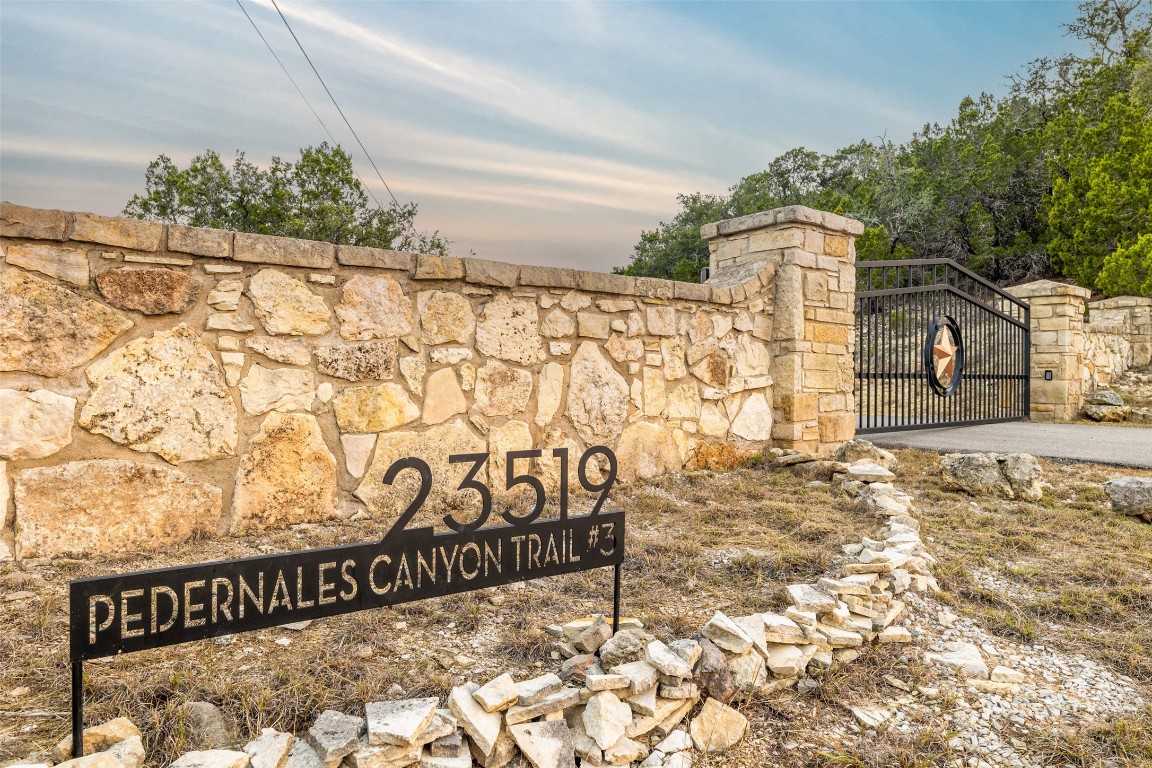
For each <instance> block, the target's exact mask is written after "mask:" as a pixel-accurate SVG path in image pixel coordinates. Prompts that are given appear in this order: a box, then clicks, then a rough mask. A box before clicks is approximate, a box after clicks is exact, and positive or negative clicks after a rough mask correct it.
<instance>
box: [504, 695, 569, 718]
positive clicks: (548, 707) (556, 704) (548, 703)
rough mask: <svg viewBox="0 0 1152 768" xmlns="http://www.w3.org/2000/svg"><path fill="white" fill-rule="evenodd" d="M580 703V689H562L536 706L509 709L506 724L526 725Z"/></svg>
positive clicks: (506, 713) (505, 713)
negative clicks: (530, 721)
mask: <svg viewBox="0 0 1152 768" xmlns="http://www.w3.org/2000/svg"><path fill="white" fill-rule="evenodd" d="M579 703H580V690H579V689H577V688H562V689H560V690H559V691H557V692H556V693H554V694H552V695H551V696H548V697H547V698H544V699H541V700H539V701H537V702H535V703H534V704H529V705H525V706H520V705H514V706H511V707H509V708H508V709H507V711H505V712H504V722H505V724H507V725H515V724H516V723H526V722H528V721H529V720H534V719H535V718H537V717H542V716H545V715H548V714H551V713H553V712H562V711H563V710H565V709H568V707H574V706H576V705H577V704H579Z"/></svg>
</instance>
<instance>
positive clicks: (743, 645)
mask: <svg viewBox="0 0 1152 768" xmlns="http://www.w3.org/2000/svg"><path fill="white" fill-rule="evenodd" d="M701 634H702V635H704V637H706V638H708V639H709V640H711V641H712V642H713V643H715V644H716V645H718V646H719V647H721V648H723V649H724V650H726V651H729V652H731V653H744V652H745V651H747V650H748V649H750V648H751V647H752V638H750V637H748V633H747V632H745V631H744V630H743V629H741V628H740V626H739V625H738V624H736V622H734V621H732V619H730V618H728V617H727V616H725V615H724V613H722V612H721V611H717V612H716V613H715V614H714V615H713V616H712V618H710V619H709V620H708V623H707V624H705V625H704V629H702V630H701Z"/></svg>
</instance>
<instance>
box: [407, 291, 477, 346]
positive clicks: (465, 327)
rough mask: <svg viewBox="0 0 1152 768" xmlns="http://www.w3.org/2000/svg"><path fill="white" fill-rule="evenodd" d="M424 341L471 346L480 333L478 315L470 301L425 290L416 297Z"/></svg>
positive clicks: (454, 294) (450, 294)
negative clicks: (477, 325)
mask: <svg viewBox="0 0 1152 768" xmlns="http://www.w3.org/2000/svg"><path fill="white" fill-rule="evenodd" d="M416 309H417V314H418V315H419V316H420V340H421V341H423V342H424V343H425V344H448V343H455V344H468V343H470V342H471V341H472V334H473V333H475V331H476V315H475V313H474V312H473V311H472V305H471V304H470V303H469V302H468V299H466V298H464V297H463V296H461V295H460V294H458V293H449V292H447V291H421V292H420V293H419V294H417V296H416Z"/></svg>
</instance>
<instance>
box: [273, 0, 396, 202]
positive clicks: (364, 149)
mask: <svg viewBox="0 0 1152 768" xmlns="http://www.w3.org/2000/svg"><path fill="white" fill-rule="evenodd" d="M272 7H273V8H275V9H276V13H278V14H280V19H281V20H282V21H283V22H284V26H285V27H287V28H288V32H289V33H290V34H291V35H292V39H293V40H295V41H296V46H297V47H298V48H299V49H300V53H302V54H304V58H305V59H306V60H307V61H308V66H310V67H312V71H313V72H314V73H315V74H316V79H317V80H319V81H320V85H322V86H324V91H325V92H326V93H327V94H328V98H329V99H331V100H332V104H333V105H334V106H335V107H336V111H337V112H339V113H340V117H341V118H342V119H343V120H344V125H346V126H348V130H349V131H351V132H352V135H353V136H354V137H355V138H356V143H357V144H359V145H360V150H361V151H362V152H363V153H364V156H365V157H367V158H368V162H369V163H371V164H372V170H374V171H376V176H377V178H379V179H380V183H381V184H383V185H384V189H385V190H387V192H388V196H389V197H391V198H392V202H393V203H395V204H396V207H397V208H399V207H400V201H399V200H397V199H396V195H394V194H392V188H391V187H389V186H388V182H386V181H384V175H383V174H382V173H380V169H379V168H377V167H376V161H375V160H373V159H372V155H370V154H369V153H368V148H367V147H365V146H364V142H362V141H360V136H359V135H358V134H357V133H356V129H355V128H353V127H352V123H350V122H348V118H347V117H346V116H345V115H344V110H342V109H340V105H339V104H338V103H337V102H336V97H335V96H333V95H332V91H331V90H330V89H329V88H328V84H327V83H325V82H324V78H322V77H320V72H319V71H318V70H317V69H316V65H315V64H313V63H312V58H311V57H310V56H309V55H308V52H307V51H306V50H304V46H303V45H301V43H300V38H298V37H296V33H295V32H294V31H293V30H292V25H291V24H289V23H288V19H286V18H285V17H284V13H283V12H282V11H281V10H280V6H279V5H277V4H276V0H272Z"/></svg>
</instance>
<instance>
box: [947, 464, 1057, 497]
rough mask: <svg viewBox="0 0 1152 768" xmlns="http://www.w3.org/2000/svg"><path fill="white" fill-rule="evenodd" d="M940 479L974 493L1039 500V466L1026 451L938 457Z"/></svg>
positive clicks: (1040, 492)
mask: <svg viewBox="0 0 1152 768" xmlns="http://www.w3.org/2000/svg"><path fill="white" fill-rule="evenodd" d="M940 474H941V476H942V477H943V478H944V482H946V483H948V484H950V485H953V486H955V487H958V488H960V489H962V490H965V491H967V492H968V493H971V494H976V495H991V496H999V497H1001V498H1005V499H1015V498H1021V499H1025V500H1027V501H1039V499H1040V497H1041V495H1042V493H1043V492H1042V490H1041V488H1040V465H1039V463H1038V462H1037V461H1036V459H1035V458H1033V457H1032V456H1029V455H1028V454H1026V453H1013V454H995V453H949V454H946V455H945V456H944V457H943V458H942V459H941V460H940Z"/></svg>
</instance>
